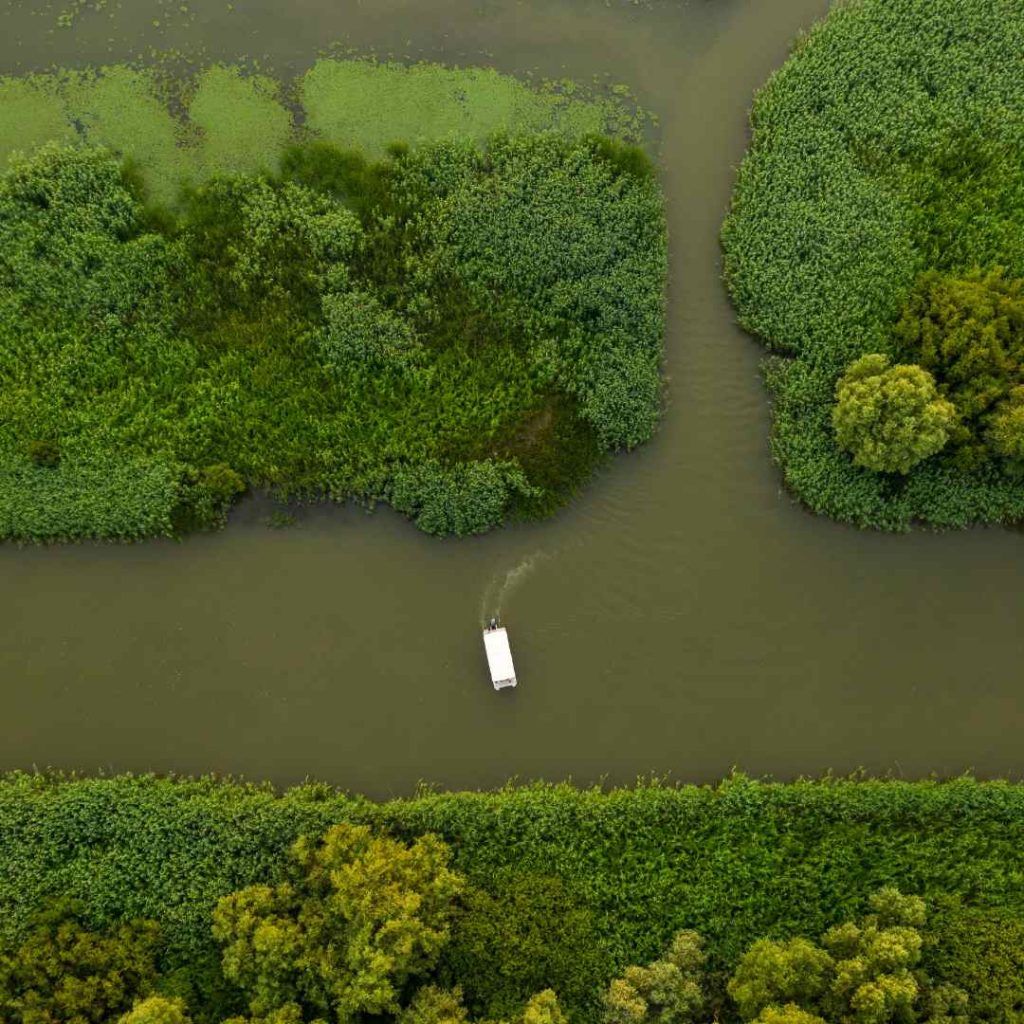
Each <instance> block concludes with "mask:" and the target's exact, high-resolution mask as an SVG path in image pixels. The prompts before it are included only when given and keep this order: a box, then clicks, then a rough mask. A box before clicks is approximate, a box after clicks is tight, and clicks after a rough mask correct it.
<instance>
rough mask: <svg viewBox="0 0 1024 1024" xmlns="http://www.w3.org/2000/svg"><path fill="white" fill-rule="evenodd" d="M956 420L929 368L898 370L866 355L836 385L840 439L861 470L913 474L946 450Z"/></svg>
mask: <svg viewBox="0 0 1024 1024" xmlns="http://www.w3.org/2000/svg"><path fill="white" fill-rule="evenodd" d="M955 422H956V409H955V408H954V406H953V403H952V402H948V401H946V400H945V399H944V398H941V397H940V396H939V394H938V392H937V390H936V388H935V380H934V378H933V377H932V375H931V374H930V373H929V372H928V371H927V370H923V369H922V368H921V367H920V366H909V365H901V366H892V365H891V362H890V360H889V357H888V356H883V355H877V354H873V355H866V356H861V357H860V359H858V360H856V361H855V362H853V363H851V364H850V365H849V366H848V367H847V369H846V373H844V374H843V376H842V378H841V380H840V381H839V384H838V385H837V386H836V405H835V408H834V409H833V410H832V424H833V426H834V427H835V430H836V440H837V441H838V442H839V444H840V445H841V446H842V447H843V448H845V449H846V450H847V451H849V452H851V453H852V454H853V461H854V462H855V463H856V464H857V465H858V466H866V467H867V468H868V469H874V470H878V471H880V472H884V473H909V472H910V470H911V468H912V467H914V466H916V465H917V464H918V463H919V462H920V461H921V460H922V459H926V458H928V456H929V455H934V454H935V453H936V452H937V451H940V450H941V449H942V447H943V446H944V445H945V443H946V441H947V440H948V439H949V434H950V430H951V429H952V427H953V425H954V423H955Z"/></svg>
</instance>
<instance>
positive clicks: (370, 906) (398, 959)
mask: <svg viewBox="0 0 1024 1024" xmlns="http://www.w3.org/2000/svg"><path fill="white" fill-rule="evenodd" d="M292 852H293V858H294V862H295V865H296V872H295V877H294V880H293V881H291V882H285V883H282V884H280V885H277V886H268V885H255V886H250V887H249V888H247V889H243V890H241V891H240V892H236V893H232V894H231V895H230V896H226V897H224V898H223V899H221V900H220V902H219V903H218V904H217V907H216V909H215V911H214V917H213V933H214V936H215V938H217V939H218V940H219V941H220V942H221V943H222V944H223V968H224V974H225V976H226V977H227V978H229V979H230V980H231V981H234V982H236V983H237V984H238V985H240V986H241V987H242V989H243V990H244V992H245V994H246V996H247V997H248V999H249V1006H250V1009H251V1011H252V1013H253V1014H254V1015H255V1016H257V1017H265V1016H267V1015H268V1014H271V1013H272V1012H273V1011H275V1010H279V1009H281V1008H282V1007H285V1006H287V1005H288V1004H296V1005H297V1006H298V1007H300V1008H301V1010H302V1012H303V1013H304V1014H305V1016H307V1017H314V1016H316V1017H324V1018H327V1019H333V1020H335V1021H337V1022H338V1024H346V1022H348V1021H352V1020H354V1019H356V1018H357V1017H358V1016H359V1015H360V1014H383V1013H397V1012H398V1011H399V1008H400V1007H399V996H400V993H401V990H402V988H403V987H404V986H405V984H406V983H407V982H408V981H409V980H410V979H412V978H414V977H417V976H419V975H421V974H424V973H425V972H426V971H428V970H430V969H431V968H432V967H433V966H434V964H435V962H436V960H437V956H438V954H439V952H440V951H441V948H442V946H443V945H444V943H445V941H446V940H447V938H448V931H449V924H450V921H451V918H452V915H453V912H454V902H455V898H456V897H457V896H458V894H459V893H460V892H461V891H462V888H463V883H462V879H461V878H460V876H459V875H457V874H455V873H454V872H453V871H451V870H450V869H449V867H448V863H449V852H448V848H447V847H446V846H445V845H444V843H442V842H441V841H440V840H439V839H437V838H436V837H435V836H431V835H427V836H423V837H421V838H420V839H417V840H416V842H414V843H413V844H412V845H411V846H406V845H404V844H402V843H400V842H397V841H395V840H394V839H390V838H386V837H375V836H373V835H372V834H371V832H370V830H369V829H368V828H366V827H365V826H359V825H337V826H335V827H334V828H332V829H330V830H329V831H328V832H327V834H326V835H325V836H324V837H323V839H322V840H320V841H315V840H310V839H306V838H303V839H300V840H299V841H298V842H297V843H296V844H295V846H294V847H293V851H292Z"/></svg>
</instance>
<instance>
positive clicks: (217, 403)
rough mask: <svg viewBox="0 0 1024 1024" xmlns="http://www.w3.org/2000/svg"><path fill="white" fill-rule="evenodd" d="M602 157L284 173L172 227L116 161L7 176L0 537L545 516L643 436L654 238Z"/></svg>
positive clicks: (659, 220) (569, 145)
mask: <svg viewBox="0 0 1024 1024" xmlns="http://www.w3.org/2000/svg"><path fill="white" fill-rule="evenodd" d="M616 145H617V144H613V143H612V142H609V141H607V140H602V139H600V138H587V139H584V140H577V141H572V140H570V139H567V138H565V137H562V136H557V137H556V136H548V135H540V136H537V137H534V138H527V139H515V140H513V139H509V138H506V137H501V138H496V139H494V140H492V142H491V143H490V145H489V146H488V147H487V148H486V149H485V150H482V151H481V150H478V149H476V148H474V147H473V146H470V145H468V144H463V143H455V142H451V143H445V144H438V145H435V146H428V147H424V148H422V149H419V150H415V151H410V150H407V149H403V148H401V147H398V148H396V149H395V150H394V151H393V153H392V155H391V156H390V157H389V158H388V159H387V160H385V161H382V162H380V163H369V162H368V161H367V160H366V159H365V157H363V156H361V155H359V154H354V153H344V152H341V151H338V150H334V149H331V148H330V147H329V146H327V145H326V144H324V143H315V144H313V145H311V146H309V147H300V146H295V147H292V148H291V149H290V150H288V152H287V155H286V158H285V159H284V161H283V165H282V166H283V172H282V175H281V176H280V177H278V178H270V177H266V176H262V177H261V176H250V177H227V178H223V177H222V178H214V179H212V180H211V181H209V182H208V183H206V184H204V185H201V186H199V187H194V188H192V189H191V190H189V191H188V192H187V194H186V196H185V199H184V200H183V204H184V205H183V207H182V209H181V211H180V214H178V215H175V214H174V213H172V211H170V210H163V211H158V210H157V211H155V210H154V208H152V207H143V205H142V203H141V202H140V201H139V198H138V197H137V195H136V194H135V193H134V192H133V185H132V184H131V181H130V177H126V175H125V172H124V169H123V168H122V166H121V165H120V164H119V162H118V161H116V160H115V159H114V158H112V157H111V156H110V155H109V154H106V153H104V152H101V151H97V150H87V149H66V148H59V147H52V146H51V147H44V148H43V149H41V150H39V151H38V152H37V154H36V155H35V156H34V157H33V158H31V159H29V160H22V161H20V162H17V161H16V162H15V163H14V164H13V165H12V168H11V170H10V171H9V172H8V173H7V175H6V176H4V177H3V178H0V280H3V281H4V282H5V283H6V285H7V287H5V288H4V289H3V290H2V292H0V537H15V538H19V539H68V538H77V537H102V538H135V537H140V536H147V535H151V534H160V533H163V534H168V533H172V532H181V531H183V530H186V529H193V528H200V527H204V526H212V525H219V524H220V523H222V522H223V521H224V518H225V515H226V511H227V509H228V507H229V506H230V504H231V502H232V501H233V500H234V499H235V498H236V497H237V495H239V494H241V493H242V492H243V491H245V490H247V489H249V488H260V487H262V488H271V489H274V490H276V491H277V492H278V493H279V494H280V495H282V496H283V497H289V496H306V497H320V496H329V497H332V498H335V499H339V500H341V499H345V498H349V497H357V498H361V499H364V500H366V501H369V502H374V501H377V500H385V501H390V502H391V504H392V505H394V507H395V508H397V509H399V510H400V511H403V512H406V513H407V514H409V515H411V516H412V517H414V518H415V520H416V522H417V523H418V524H419V525H420V526H421V528H423V529H424V530H427V531H429V532H432V533H438V534H446V533H456V534H462V533H475V532H480V531H482V530H486V529H490V528H492V527H494V526H497V525H500V524H501V523H502V522H503V521H504V520H505V519H506V518H507V517H508V516H509V515H510V514H524V515H526V514H530V515H538V514H545V513H547V512H550V511H551V510H552V509H553V508H555V507H557V505H558V504H560V503H561V502H563V501H564V500H566V499H567V498H568V497H569V496H570V495H571V494H572V493H573V492H574V491H575V490H576V488H577V487H578V486H579V485H580V483H581V482H582V481H583V480H585V479H586V478H587V477H588V476H589V475H590V473H591V472H592V470H593V468H594V467H595V466H596V465H597V464H599V462H600V461H601V460H602V459H603V458H604V455H605V453H606V452H608V451H610V450H613V449H615V448H617V447H622V446H630V445H632V444H635V443H638V442H640V441H642V440H644V439H646V438H647V437H649V436H650V434H651V432H652V431H653V429H654V425H655V421H656V418H657V413H658V405H659V380H658V363H659V358H660V350H661V334H662V329H663V319H662V298H663V296H662V290H663V282H664V278H665V273H666V267H665V237H664V217H663V213H662V209H661V200H660V194H659V192H658V189H657V186H656V185H655V183H654V182H653V180H652V178H651V175H650V173H649V168H646V167H644V166H643V165H642V163H641V162H640V160H639V158H638V157H635V156H623V155H621V154H620V155H619V156H618V157H617V158H616V159H617V160H618V163H616V162H615V159H612V158H610V157H609V156H608V153H612V154H619V153H620V151H619V150H618V149H616V148H615V146H616ZM628 152H629V151H627V150H625V149H623V150H622V153H628ZM496 246H497V248H496ZM510 254H515V258H514V259H511V258H509V257H510ZM563 449H564V452H565V455H564V458H563V456H562V450H563Z"/></svg>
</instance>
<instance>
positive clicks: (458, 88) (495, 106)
mask: <svg viewBox="0 0 1024 1024" xmlns="http://www.w3.org/2000/svg"><path fill="white" fill-rule="evenodd" d="M300 93H301V98H302V105H303V107H304V109H305V112H306V124H307V126H308V127H309V128H310V130H311V131H312V132H314V133H315V134H316V135H317V136H319V137H320V138H323V139H326V140H327V141H329V142H332V143H334V144H335V145H338V146H342V147H345V148H358V149H362V150H364V151H365V152H367V153H369V154H371V155H374V156H379V155H382V154H383V153H384V151H385V149H386V148H387V146H388V144H389V143H392V142H396V141H402V142H424V141H436V140H439V139H445V138H463V139H472V140H474V141H482V140H483V139H485V138H486V137H487V136H489V135H491V134H493V133H495V132H499V131H507V132H510V133H521V132H533V131H539V130H542V129H548V128H554V129H557V130H560V131H564V132H566V133H567V134H572V135H584V134H587V133H591V132H592V133H598V132H601V131H603V130H604V129H605V127H606V121H607V119H608V109H607V106H606V104H605V103H603V102H600V101H594V100H583V99H574V98H572V97H570V96H568V95H565V94H561V93H558V92H556V91H555V90H553V89H552V88H546V89H543V90H538V89H531V88H530V87H529V86H527V85H525V84H523V83H522V82H520V81H518V80H517V79H515V78H511V77H509V76H508V75H502V74H499V73H498V72H497V71H495V70H493V69H492V68H446V67H439V66H438V65H434V64H416V65H412V66H405V65H400V64H373V63H370V62H368V61H353V60H320V61H317V63H316V64H315V65H314V66H313V67H312V68H310V70H309V71H307V72H306V74H305V75H304V76H303V78H302V81H301V84H300Z"/></svg>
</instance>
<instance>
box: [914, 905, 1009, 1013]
mask: <svg viewBox="0 0 1024 1024" xmlns="http://www.w3.org/2000/svg"><path fill="white" fill-rule="evenodd" d="M930 917H931V931H932V934H933V940H932V942H931V943H930V944H929V946H927V947H926V948H925V954H924V963H925V966H926V967H927V968H928V970H929V972H930V973H931V974H932V975H934V976H935V977H937V978H939V979H941V980H943V981H947V982H950V983H952V984H955V985H958V986H959V987H960V988H962V989H964V990H965V991H966V992H967V996H968V1011H969V1015H970V1020H971V1022H972V1024H974V1022H978V1024H1017V1022H1019V1021H1021V1020H1024V921H1022V920H1021V918H1020V917H1019V916H1017V915H1015V914H1011V913H1007V912H1005V911H1004V910H1002V909H1000V908H998V907H984V906H972V905H970V904H969V903H965V902H963V901H962V900H959V899H949V898H942V899H938V900H937V901H936V903H935V906H934V907H933V908H932V911H931V915H930Z"/></svg>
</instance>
